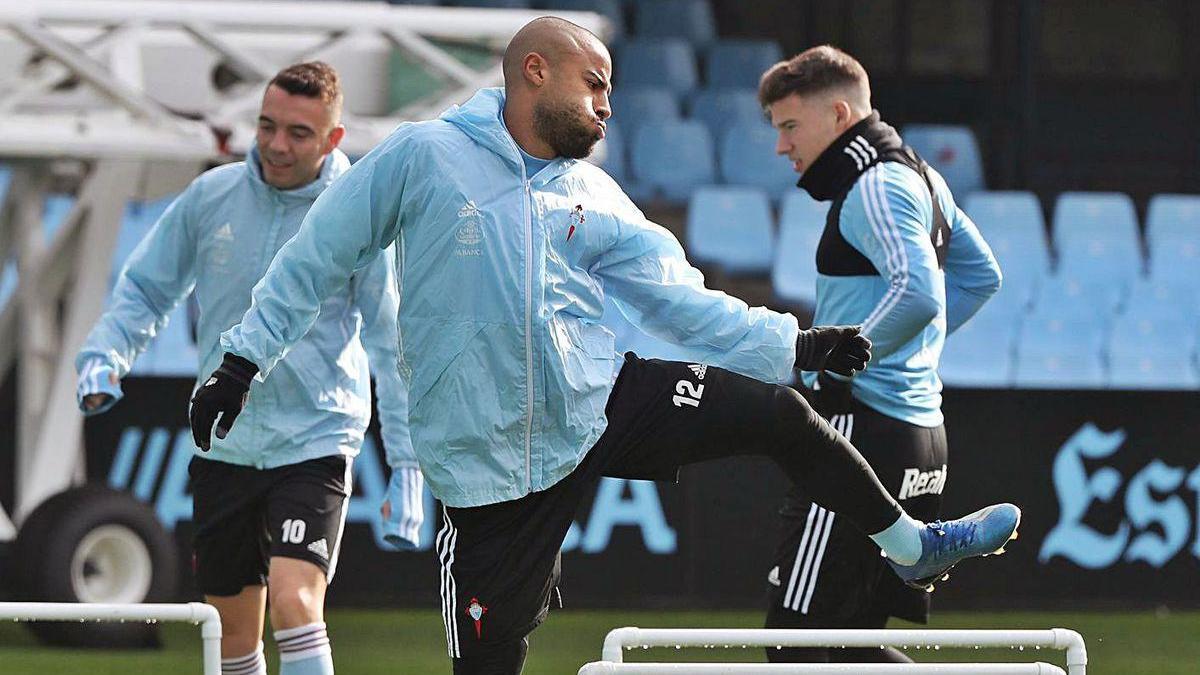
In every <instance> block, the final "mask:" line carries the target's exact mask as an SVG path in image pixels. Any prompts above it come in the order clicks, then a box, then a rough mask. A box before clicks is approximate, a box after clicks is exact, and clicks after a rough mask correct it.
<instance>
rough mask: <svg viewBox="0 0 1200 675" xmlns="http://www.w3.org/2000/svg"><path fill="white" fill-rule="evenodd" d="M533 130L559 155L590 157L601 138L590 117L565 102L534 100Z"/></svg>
mask: <svg viewBox="0 0 1200 675" xmlns="http://www.w3.org/2000/svg"><path fill="white" fill-rule="evenodd" d="M533 131H534V133H536V134H537V135H538V137H539V138H541V139H542V140H543V141H545V142H546V144H547V145H549V146H550V147H551V148H553V149H554V152H555V153H556V154H557V155H558V156H559V157H568V158H570V159H583V158H584V157H587V156H588V155H590V154H592V149H593V148H595V147H596V143H598V142H599V141H600V132H599V131H598V130H597V129H596V128H595V126H593V124H592V122H591V120H590V119H588V118H585V116H583V115H581V114H579V113H577V112H576V111H575V110H572V109H571V107H570V106H568V105H567V104H565V103H552V102H547V101H538V102H537V103H535V104H534V106H533Z"/></svg>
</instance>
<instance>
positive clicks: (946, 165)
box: [901, 124, 985, 201]
mask: <svg viewBox="0 0 1200 675" xmlns="http://www.w3.org/2000/svg"><path fill="white" fill-rule="evenodd" d="M901 135H902V136H903V137H904V142H905V143H907V144H908V145H910V146H912V148H913V149H914V150H916V151H917V154H919V155H920V156H921V158H922V159H924V160H925V161H926V162H928V163H929V165H930V166H932V167H933V168H935V169H937V171H938V173H940V174H941V175H942V178H945V179H946V184H947V185H949V186H950V191H951V192H953V193H954V197H955V199H956V200H959V201H961V200H965V199H966V198H967V195H969V194H971V193H972V192H974V191H976V190H982V189H984V187H985V185H984V180H983V160H982V159H980V155H979V144H978V143H977V142H976V141H975V133H974V132H973V131H971V129H970V127H965V126H954V125H942V124H910V125H908V126H906V127H904V131H903V133H902V134H901Z"/></svg>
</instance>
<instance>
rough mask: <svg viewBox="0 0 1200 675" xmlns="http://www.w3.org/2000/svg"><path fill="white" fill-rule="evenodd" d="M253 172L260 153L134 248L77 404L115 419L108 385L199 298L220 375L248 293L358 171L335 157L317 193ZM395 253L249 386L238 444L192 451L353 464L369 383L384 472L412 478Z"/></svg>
mask: <svg viewBox="0 0 1200 675" xmlns="http://www.w3.org/2000/svg"><path fill="white" fill-rule="evenodd" d="M258 162H259V160H258V153H257V150H252V151H251V153H250V156H249V158H248V159H247V161H245V162H236V163H233V164H226V165H224V166H221V167H217V168H215V169H212V170H211V171H208V172H206V173H204V174H203V175H201V176H200V177H198V178H197V179H196V180H194V181H192V183H191V185H189V186H188V188H187V189H186V190H185V191H184V192H183V193H182V194H181V195H180V196H179V197H178V198H177V199H176V200H175V201H174V202H173V203H172V204H171V206H170V207H169V208H168V209H167V211H166V213H164V214H163V216H162V217H161V218H160V219H159V220H158V222H157V223H156V224H155V225H154V227H153V228H152V229H151V231H150V232H149V233H148V234H147V235H146V237H145V238H144V239H143V240H142V241H141V242H140V243H139V244H138V246H137V248H136V249H135V250H134V251H133V253H132V254H131V255H130V257H129V260H128V261H127V263H126V265H125V268H124V269H123V270H122V272H121V275H120V278H119V280H118V281H117V284H116V287H115V288H114V289H113V293H112V298H111V301H110V304H109V308H108V310H107V311H106V312H105V313H104V315H103V316H102V317H101V318H100V320H99V321H98V322H97V324H96V326H95V328H93V329H92V332H91V333H90V334H89V335H88V338H87V341H86V342H85V344H84V346H83V348H82V349H81V350H80V352H79V355H78V356H77V357H76V361H75V363H76V369H77V370H78V371H79V372H80V374H81V378H80V388H79V392H78V394H79V398H80V400H82V397H83V396H84V395H86V394H89V393H97V392H101V393H109V394H112V395H113V397H114V400H113V401H112V402H110V404H109V405H110V406H111V404H112V403H115V402H116V399H117V398H119V397H120V395H121V392H120V388H119V385H118V386H117V387H113V386H112V385H110V384H109V383H108V382H107V377H108V374H109V373H110V372H115V373H116V374H117V376H118V377H124V376H125V374H126V373H128V372H129V369H130V368H131V367H132V365H133V361H134V359H135V358H136V357H137V355H138V354H140V353H141V352H143V351H144V350H145V349H146V346H147V345H148V344H149V343H150V341H151V340H152V339H153V338H154V336H155V335H156V334H157V333H158V332H159V331H160V330H162V328H163V326H164V325H165V324H166V321H167V317H168V316H169V315H170V314H171V312H172V310H173V309H174V308H175V306H176V305H177V304H178V303H179V302H180V301H181V300H183V299H184V298H186V297H187V295H188V293H189V292H191V291H192V290H193V289H194V290H195V296H196V301H197V302H198V303H199V308H200V312H199V326H198V330H197V345H198V349H199V353H200V371H199V372H200V373H201V374H204V375H207V374H208V373H210V372H212V371H213V370H214V369H215V368H216V367H217V366H218V365H219V364H220V362H221V356H222V351H221V349H220V344H219V342H220V334H221V332H222V331H224V330H227V329H228V328H229V327H230V326H233V325H234V324H235V323H237V321H238V320H239V319H241V317H242V315H243V314H244V313H245V312H246V309H247V308H249V307H250V292H251V290H252V289H253V288H254V285H255V284H256V283H257V282H258V280H259V279H260V278H262V275H263V273H264V272H266V270H267V266H268V265H269V264H270V262H271V259H272V258H273V257H274V255H275V253H276V251H278V250H279V248H280V247H281V246H282V245H283V244H284V242H286V241H287V240H288V239H290V238H291V237H292V235H294V234H295V233H296V230H297V229H298V228H299V227H300V222H301V220H302V219H303V217H304V214H305V213H307V212H308V209H309V208H311V206H312V204H313V200H315V199H316V198H317V195H319V194H321V192H322V191H323V190H325V188H326V187H328V186H329V185H330V184H331V183H333V182H334V180H335V179H337V178H338V177H339V176H341V175H342V174H344V173H345V172H346V170H347V169H348V168H349V166H350V162H349V161H348V160H347V159H346V156H345V155H344V154H342V153H341V151H337V150H335V151H334V152H333V153H332V154H330V155H329V157H328V158H326V160H325V163H324V165H323V166H322V168H321V174H320V176H319V177H318V178H317V180H315V181H313V182H312V183H309V184H308V185H305V186H303V187H299V188H296V189H294V190H278V189H276V188H273V187H271V186H270V185H268V184H267V183H266V182H264V181H263V179H262V174H261V170H260V168H259V163H258ZM388 254H389V255H384V256H380V257H379V258H377V259H376V260H374V261H372V263H371V264H370V265H369V266H366V267H364V268H363V269H361V270H359V271H358V272H357V273H356V274H355V275H354V278H353V279H352V280H350V283H349V284H346V283H343V284H341V285H340V286H339V287H338V288H331V289H330V293H329V294H328V297H327V299H326V300H325V301H324V302H323V303H322V304H321V306H320V308H319V309H320V319H319V320H317V321H316V322H315V323H314V324H313V328H312V330H311V331H309V332H308V334H307V335H305V336H304V338H303V339H301V340H297V341H296V342H295V343H294V344H292V345H291V349H290V350H289V351H288V354H287V356H286V357H284V358H283V359H282V360H281V361H280V363H279V367H278V368H276V369H275V372H274V373H273V374H272V377H271V379H270V380H269V381H256V382H254V383H253V384H252V385H251V387H250V397H249V400H248V403H247V406H246V409H245V410H244V411H243V412H242V414H241V416H240V417H238V420H237V424H236V425H234V427H233V429H232V430H231V431H230V433H229V435H228V436H226V437H225V438H224V439H218V438H215V437H214V438H213V441H212V450H210V451H209V452H201V451H200V450H199V449H198V448H197V450H196V453H197V454H198V455H200V456H201V457H204V458H206V459H212V460H217V461H222V462H229V463H231V464H240V465H246V466H254V467H257V468H273V467H277V466H283V465H287V464H295V463H298V462H303V461H305V460H309V459H315V458H318V457H326V456H330V455H339V454H340V455H346V456H350V457H353V456H355V455H357V454H358V451H359V448H360V446H361V445H362V441H363V435H364V433H365V432H366V428H367V423H368V421H369V420H370V417H371V389H370V372H374V374H375V378H376V386H377V388H378V393H379V414H380V417H381V420H380V422H381V431H382V436H383V443H384V446H385V448H386V452H387V455H388V463H389V464H390V465H391V466H392V467H393V469H397V468H402V467H405V466H408V467H412V468H415V466H416V460H415V458H414V456H413V451H412V442H411V440H410V439H409V434H408V411H407V408H408V396H407V388H406V386H405V384H404V382H403V381H402V379H401V377H400V369H399V357H398V352H397V338H396V333H397V326H396V314H397V311H398V305H399V296H398V292H397V288H396V282H395V271H394V267H393V265H394V257H395V256H394V251H393V250H389V251H388ZM364 345H365V349H364ZM368 354H369V355H370V364H371V366H372V368H371V369H370V370H369V369H368ZM105 409H107V406H106V408H105ZM94 412H103V410H97V411H94Z"/></svg>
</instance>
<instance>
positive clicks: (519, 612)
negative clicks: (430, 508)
mask: <svg viewBox="0 0 1200 675" xmlns="http://www.w3.org/2000/svg"><path fill="white" fill-rule="evenodd" d="M781 400H784V403H786V404H788V405H786V406H785V408H786V409H787V410H788V411H789V413H791V415H792V416H791V418H790V419H789V420H788V421H789V423H790V424H791V425H792V426H790V427H787V428H789V429H791V430H792V431H790V432H789V434H791V436H790V438H791V440H793V441H794V443H793V445H792V446H788V445H787V444H786V443H780V431H779V430H780V428H781V426H780V424H779V411H780V401H781ZM605 414H606V416H607V418H608V427H607V428H606V430H605V432H604V434H603V435H602V436H601V437H600V439H599V440H598V441H597V442H596V444H595V445H594V446H593V447H592V448H591V449H590V450H589V451H588V453H587V455H586V456H585V457H584V459H583V461H582V462H581V463H580V465H579V466H578V467H576V469H575V470H574V471H573V472H571V473H570V474H569V475H568V476H567V477H565V478H564V479H562V480H561V481H559V482H558V483H556V484H555V485H554V486H552V487H550V488H548V489H546V490H543V491H541V492H535V493H532V494H529V495H526V496H524V497H522V498H520V499H516V500H512V501H508V502H501V503H497V504H489V505H485V506H479V507H474V508H444V509H443V511H442V516H443V524H442V528H441V530H440V531H439V532H438V536H437V540H436V548H437V553H438V556H439V560H440V564H441V597H442V616H443V620H444V623H445V629H446V636H447V647H448V651H449V653H450V656H451V657H452V658H470V657H472V656H475V655H478V654H479V653H480V651H481V650H487V649H488V648H491V647H496V646H498V645H504V644H508V643H512V642H514V641H517V640H520V639H521V638H523V637H524V636H525V635H527V634H528V633H529V632H530V631H532V630H533V629H534V628H535V627H536V626H537V625H538V624H540V623H541V622H542V621H543V620H544V619H545V617H546V615H547V613H548V610H549V607H550V606H551V604H552V603H555V604H558V603H560V602H561V596H560V595H559V594H558V592H557V588H558V581H559V569H560V564H561V559H560V555H559V549H560V548H561V546H562V542H563V538H564V537H565V536H566V533H567V530H568V528H569V527H570V525H571V520H572V518H573V517H574V516H575V513H576V510H577V506H578V504H579V502H580V500H581V499H582V497H583V495H584V494H585V493H586V492H587V490H589V489H590V488H591V487H593V486H594V485H595V484H596V483H597V482H598V481H599V480H600V478H601V477H604V476H611V477H616V478H628V479H642V480H669V481H674V480H675V479H676V477H677V476H678V473H679V467H680V466H681V465H684V464H690V463H693V462H699V461H704V460H708V459H715V458H718V457H728V456H731V455H739V454H770V449H771V448H776V447H780V446H784V447H786V448H788V453H786V454H787V456H786V457H783V458H782V459H778V460H777V461H780V463H781V466H783V467H784V470H785V472H789V475H796V474H798V473H800V472H807V471H809V467H808V465H807V464H805V457H804V456H805V455H806V453H805V452H803V448H802V447H800V446H806V447H816V446H833V445H835V444H838V443H844V442H845V441H844V439H841V438H840V437H839V436H838V435H837V433H836V432H835V431H834V430H833V429H832V428H831V427H830V426H829V425H828V424H827V423H826V422H825V421H824V420H822V419H821V418H820V416H818V415H817V414H816V413H815V412H813V411H812V409H811V408H810V407H809V406H808V405H807V404H806V403H804V402H803V399H801V398H799V395H798V394H796V393H795V392H794V391H792V390H790V389H787V388H786V387H782V386H778V385H772V384H765V383H763V382H759V381H757V380H754V379H751V378H748V377H743V376H741V375H737V374H735V373H732V372H729V371H726V370H722V369H720V368H716V367H712V366H704V365H698V364H687V363H680V362H674V361H660V360H646V359H641V358H638V357H637V356H636V355H634V354H627V355H626V359H625V364H624V366H623V367H622V369H621V372H620V376H619V377H618V378H617V382H616V385H615V386H614V388H613V392H612V394H611V395H610V396H609V400H608V403H607V406H606V408H605ZM793 450H794V452H793ZM792 464H794V465H795V466H792V467H791V468H790V470H789V465H792ZM863 468H864V469H865V467H863ZM853 470H855V471H857V470H859V467H858V466H857V465H854V467H853ZM886 516H887V518H888V519H887V522H892V519H894V518H895V514H894V513H892V512H890V511H889V512H888V513H887V514H886Z"/></svg>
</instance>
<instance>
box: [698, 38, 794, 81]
mask: <svg viewBox="0 0 1200 675" xmlns="http://www.w3.org/2000/svg"><path fill="white" fill-rule="evenodd" d="M782 60H783V52H782V51H781V50H780V49H779V45H778V44H777V43H775V42H772V41H770V40H718V41H717V42H714V43H713V44H712V45H711V46H709V48H708V51H707V52H705V55H704V82H705V84H706V86H708V87H709V88H710V89H730V88H749V89H751V90H753V89H754V88H755V87H757V86H758V79H759V78H760V77H762V74H763V73H764V72H766V70H767V69H768V68H770V67H771V66H773V65H775V64H776V63H778V62H780V61H782Z"/></svg>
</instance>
